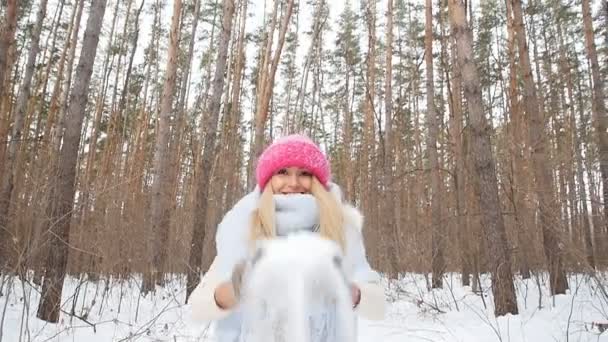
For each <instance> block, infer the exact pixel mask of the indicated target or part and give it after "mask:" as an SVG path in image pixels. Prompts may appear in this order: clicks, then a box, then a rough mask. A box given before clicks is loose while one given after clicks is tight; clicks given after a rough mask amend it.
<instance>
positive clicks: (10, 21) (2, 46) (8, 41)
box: [0, 0, 17, 266]
mask: <svg viewBox="0 0 608 342" xmlns="http://www.w3.org/2000/svg"><path fill="white" fill-rule="evenodd" d="M5 15H6V17H5V21H4V25H3V26H2V27H1V28H0V142H4V141H7V140H8V139H7V137H8V131H9V118H10V111H9V110H8V108H9V107H10V106H9V102H10V101H9V100H10V99H9V96H10V95H9V94H10V83H11V82H10V81H9V80H8V77H7V75H10V71H11V68H12V64H13V63H12V58H11V50H12V49H13V45H14V44H15V30H16V28H17V0H7V1H6V12H5ZM5 149H6V144H5V143H0V162H1V163H4V153H5ZM3 169H4V168H0V182H1V181H2V178H3V175H2V173H3ZM2 228H3V227H2V226H0V229H2ZM3 241H6V240H4V239H0V255H1V254H2V251H3V250H4V247H3ZM0 266H2V265H0Z"/></svg>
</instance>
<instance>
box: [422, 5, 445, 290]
mask: <svg viewBox="0 0 608 342" xmlns="http://www.w3.org/2000/svg"><path fill="white" fill-rule="evenodd" d="M425 13H426V15H425V17H426V25H425V30H424V46H425V62H426V63H425V66H426V109H427V118H426V122H427V127H428V133H427V141H426V147H427V151H428V152H427V153H428V158H429V159H428V163H429V180H430V184H431V196H430V197H431V198H430V199H431V232H432V233H431V236H432V250H431V253H432V259H431V261H432V267H431V268H432V272H433V278H432V286H433V288H434V289H435V288H442V287H443V272H444V271H445V258H444V250H445V240H444V236H445V232H444V230H443V229H442V223H441V202H440V200H441V195H440V191H441V190H440V182H441V179H440V178H439V156H438V153H437V135H438V134H439V127H438V123H437V113H436V109H435V86H434V81H435V80H434V73H433V1H432V0H426V11H425Z"/></svg>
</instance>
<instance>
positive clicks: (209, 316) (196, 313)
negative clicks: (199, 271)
mask: <svg viewBox="0 0 608 342" xmlns="http://www.w3.org/2000/svg"><path fill="white" fill-rule="evenodd" d="M222 283H223V282H222V279H221V278H220V277H218V273H217V257H216V258H215V259H213V263H211V266H210V267H209V270H208V271H207V273H205V275H204V276H203V278H202V279H201V282H200V283H199V284H198V286H197V287H196V288H195V289H194V291H192V294H191V295H190V298H189V300H188V301H189V302H190V303H192V318H194V319H195V320H198V321H212V320H218V319H222V318H224V317H226V316H228V314H230V310H229V309H228V310H225V309H223V308H222V307H220V305H218V303H217V300H216V289H217V288H218V287H220V285H221V284H222ZM220 302H221V301H220Z"/></svg>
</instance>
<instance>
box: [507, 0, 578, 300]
mask: <svg viewBox="0 0 608 342" xmlns="http://www.w3.org/2000/svg"><path fill="white" fill-rule="evenodd" d="M510 1H511V6H512V9H513V19H514V25H515V34H516V37H517V38H516V39H517V42H518V50H519V59H520V63H519V65H520V72H521V73H522V75H523V83H524V94H523V95H524V109H525V112H526V119H527V121H528V126H529V130H528V145H529V146H530V149H531V157H532V168H533V172H534V180H535V185H536V189H535V191H536V194H537V196H538V201H539V216H540V218H539V223H540V225H541V231H542V235H543V247H544V252H545V256H546V258H547V263H548V266H549V276H550V283H551V284H550V285H551V286H550V287H551V294H553V295H555V294H562V293H565V292H566V290H567V289H568V281H567V279H566V275H565V273H564V268H563V261H562V258H563V251H562V247H561V244H560V237H559V233H558V231H557V230H556V227H557V226H558V225H557V224H556V215H559V211H558V210H559V209H558V207H557V202H556V200H555V195H554V193H553V189H554V184H553V176H552V174H551V168H550V165H549V164H548V161H549V159H548V155H547V153H548V151H547V147H548V143H547V141H546V136H547V135H548V132H547V130H546V129H545V125H546V123H545V119H544V117H543V115H542V112H541V110H540V106H539V100H538V96H537V94H536V86H535V84H534V79H533V78H532V67H531V65H530V57H529V55H528V44H527V42H526V35H525V28H524V23H523V15H522V8H521V1H520V0H510Z"/></svg>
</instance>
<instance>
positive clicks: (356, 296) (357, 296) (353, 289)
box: [350, 284, 361, 308]
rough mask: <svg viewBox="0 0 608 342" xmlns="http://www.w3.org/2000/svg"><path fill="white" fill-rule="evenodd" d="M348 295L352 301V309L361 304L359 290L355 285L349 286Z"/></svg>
mask: <svg viewBox="0 0 608 342" xmlns="http://www.w3.org/2000/svg"><path fill="white" fill-rule="evenodd" d="M350 294H351V297H352V299H353V308H356V307H357V305H359V302H361V289H359V286H357V285H355V284H350Z"/></svg>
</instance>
